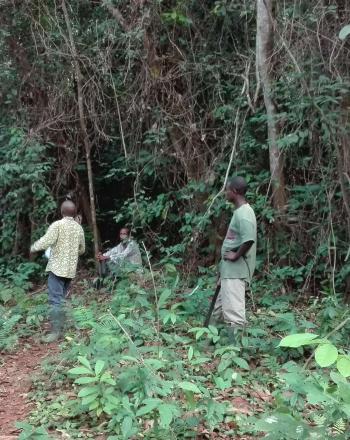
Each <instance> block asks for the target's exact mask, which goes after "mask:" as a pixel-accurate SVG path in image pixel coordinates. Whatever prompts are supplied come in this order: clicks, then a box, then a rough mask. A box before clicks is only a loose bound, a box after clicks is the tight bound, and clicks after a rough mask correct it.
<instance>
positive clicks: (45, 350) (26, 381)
mask: <svg viewBox="0 0 350 440" xmlns="http://www.w3.org/2000/svg"><path fill="white" fill-rule="evenodd" d="M19 347H21V348H19V350H18V351H16V352H15V353H8V354H4V355H2V358H1V368H0V401H1V406H0V440H12V439H17V438H18V434H19V431H20V430H19V429H18V428H16V426H15V423H16V422H20V421H23V420H25V419H26V418H27V417H28V415H29V414H30V412H31V410H32V409H33V407H34V405H33V402H30V401H29V400H28V393H29V392H30V391H31V389H32V379H33V377H34V376H35V375H37V374H38V373H39V372H40V370H41V363H42V361H43V360H44V359H45V358H47V357H48V356H52V355H53V354H56V353H58V351H59V347H58V345H57V344H55V343H52V344H38V343H37V342H35V341H34V340H33V339H23V340H21V341H20V342H19Z"/></svg>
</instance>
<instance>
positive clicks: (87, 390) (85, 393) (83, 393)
mask: <svg viewBox="0 0 350 440" xmlns="http://www.w3.org/2000/svg"><path fill="white" fill-rule="evenodd" d="M96 393H98V387H84V388H82V389H81V390H80V391H79V393H78V397H86V396H89V395H90V394H96Z"/></svg>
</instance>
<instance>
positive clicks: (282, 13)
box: [0, 0, 350, 440]
mask: <svg viewBox="0 0 350 440" xmlns="http://www.w3.org/2000/svg"><path fill="white" fill-rule="evenodd" d="M349 23H350V3H349V1H347V0H317V1H316V0H293V1H290V0H284V1H282V0H280V1H275V2H273V1H271V0H265V1H264V0H258V1H256V0H217V1H214V0H188V1H185V0H176V1H175V0H105V1H104V0H101V1H100V0H90V1H89V0H74V1H65V0H48V1H43V0H20V1H17V0H1V1H0V62H1V69H0V103H1V105H0V216H1V217H0V222H1V223H0V225H1V229H0V278H1V286H2V289H3V291H6V289H7V290H8V289H9V288H10V289H11V288H12V287H11V286H14V285H15V286H17V288H18V286H22V284H21V283H22V281H23V282H25V283H27V282H28V283H31V282H35V283H37V282H38V280H40V277H41V276H42V273H41V272H42V268H43V264H42V261H41V262H40V261H39V260H40V258H39V259H36V260H35V261H34V260H33V261H31V262H29V261H28V258H29V247H30V244H31V243H33V242H34V240H36V239H37V238H38V237H39V236H41V235H42V233H43V232H44V231H45V229H46V228H47V226H48V225H49V224H50V222H52V221H54V220H56V219H57V218H59V210H58V206H59V204H60V202H61V201H63V200H64V199H65V197H66V196H67V195H68V194H69V195H70V196H71V197H72V199H73V200H74V201H75V202H76V204H77V206H78V211H79V212H80V213H82V215H83V227H84V230H85V233H86V237H87V245H88V250H87V253H86V255H85V257H84V259H83V261H82V264H81V266H82V267H83V268H84V269H86V268H87V269H89V270H90V271H93V270H94V254H95V252H96V251H97V250H98V249H100V248H101V247H102V248H107V247H110V246H112V245H114V243H115V242H116V239H117V233H118V230H119V229H120V227H122V226H124V225H127V226H129V227H131V228H132V231H133V235H134V237H135V238H136V239H137V240H138V241H139V242H140V243H141V241H142V242H143V243H144V247H143V246H142V245H141V249H142V251H144V248H145V249H147V251H148V252H149V256H150V261H151V263H152V265H154V270H155V271H157V270H160V271H161V268H162V267H165V266H166V267H168V268H169V267H170V268H176V269H175V270H177V271H178V273H179V274H181V276H182V277H183V279H185V280H186V282H187V287H188V286H189V287H190V288H192V287H194V286H196V284H197V281H196V280H197V279H198V278H201V277H203V278H205V277H210V276H213V275H214V274H215V271H216V268H215V265H216V264H217V262H218V259H219V256H220V247H221V243H222V240H223V238H224V236H225V233H226V228H227V224H228V222H229V220H230V217H231V215H232V206H230V205H228V204H227V203H226V201H225V197H224V194H223V193H222V192H221V193H220V191H222V188H223V185H224V183H225V179H226V178H227V176H231V175H234V174H238V175H241V176H243V177H245V179H246V180H247V181H248V183H249V192H248V195H247V198H248V200H249V202H250V203H251V204H252V206H253V207H254V210H255V213H256V216H257V222H258V253H257V257H258V265H257V271H256V274H255V280H254V283H253V290H254V289H255V291H256V292H257V293H258V294H261V295H266V294H270V295H271V296H270V297H268V298H269V299H267V300H265V302H263V305H264V306H266V307H270V306H271V305H272V304H273V303H274V301H275V300H274V298H279V299H281V298H282V300H283V297H286V298H292V301H293V304H294V305H295V304H297V303H299V302H300V303H302V304H305V303H307V302H308V301H311V302H312V301H321V302H322V301H326V302H327V301H328V303H327V304H328V305H327V307H328V306H329V307H330V302H331V301H333V302H332V307H333V309H332V310H333V312H330V313H331V315H329V316H328V315H327V316H326V317H325V316H324V317H325V319H328V321H327V325H326V330H327V331H326V332H325V333H327V332H328V331H331V330H332V329H334V328H336V326H337V324H339V323H340V322H341V321H342V318H344V316H343V311H345V310H347V309H346V307H347V306H346V305H345V304H346V303H347V302H348V301H349V299H350V264H349V261H350V147H349V126H350V113H349V109H350V88H349V83H350V81H349V73H350V56H349V55H350V37H348V34H349V33H350V28H349ZM144 256H145V255H144ZM147 264H148V263H147V259H146V258H145V265H147ZM171 270H172V269H171ZM28 286H29V284H28ZM7 295H8V294H7ZM5 298H7V296H6V295H5ZM310 298H311V300H310ZM2 300H3V302H4V303H6V302H8V301H10V300H6V301H5V300H4V298H3V299H2ZM334 301H335V302H336V305H334V304H335V302H334ZM0 303H1V300H0ZM258 306H259V304H258ZM344 307H345V309H344ZM327 310H328V309H327ZM192 311H193V310H192ZM323 311H324V310H323ZM340 311H341V312H340ZM332 313H333V315H332ZM324 314H325V313H324ZM313 318H315V315H313ZM169 319H170V318H169ZM288 319H289V318H288ZM293 319H294V318H293ZM169 322H170V321H169ZM319 322H320V321H319ZM294 324H295V323H294ZM294 324H293V325H292V326H291V327H290V328H289V327H288V328H287V327H286V328H282V329H281V330H278V331H280V332H282V333H283V330H286V331H288V332H291V333H293V332H294V333H295V332H296V331H297V330H298V328H297V327H298V326H297V325H294ZM158 330H159V329H158ZM282 333H279V335H281V334H282ZM345 334H346V335H347V336H346V337H347V338H348V337H349V336H348V333H345ZM344 337H345V336H344V335H343V336H341V335H339V338H338V340H337V341H336V342H339V343H340V344H341V343H344V342H345V339H344ZM347 340H348V339H347ZM345 353H346V352H344V354H345ZM349 374H350V373H349ZM192 391H193V390H192ZM187 392H191V390H187ZM347 405H348V406H349V405H350V402H349V401H347ZM154 408H155V407H154ZM347 411H348V415H349V414H350V409H349V408H348V409H347ZM175 413H176V412H174V411H173V413H172V414H173V416H174V414H175ZM339 417H340V416H339ZM342 417H343V416H342ZM174 418H175V416H174ZM338 419H339V418H338ZM338 419H337V418H336V417H335V416H334V417H333V419H332V420H333V422H334V421H336V420H338ZM327 420H328V419H327ZM342 420H343V419H342ZM344 423H345V422H344ZM346 423H348V422H346ZM165 425H166V424H165ZM347 426H348V425H347ZM260 428H261V427H260ZM130 429H131V428H130ZM125 432H127V430H126V428H125ZM125 432H124V434H123V435H124V437H116V438H120V439H121V438H134V437H127V435H126V434H125ZM130 432H131V431H130ZM333 432H334V431H333ZM339 432H340V433H342V429H340V431H339ZM120 435H122V434H120ZM159 435H160V434H159ZM163 435H164V433H163ZM181 435H182V434H181ZM181 435H180V434H175V437H174V438H183V437H181ZM278 435H279V434H276V439H279V440H280V439H281V438H282V437H278ZM339 435H340V434H339ZM341 435H344V436H346V434H344V433H342V434H341ZM130 436H131V434H130ZM23 438H24V437H23ZM25 438H27V437H25ZM28 438H29V437H28ZM30 438H31V437H30ZM111 438H112V437H111ZM135 438H136V437H135ZM149 438H158V437H149ZM168 438H173V437H168ZM193 438H195V437H193ZM197 438H202V437H197ZM203 438H205V437H203ZM212 438H214V437H212ZM215 438H216V437H215ZM217 438H219V437H217ZM231 438H233V437H231ZM237 438H243V437H237ZM251 438H253V437H251ZM270 438H274V437H270ZM289 438H304V437H289ZM305 438H309V437H305ZM323 438H325V437H323ZM327 438H328V437H327ZM336 438H347V437H336Z"/></svg>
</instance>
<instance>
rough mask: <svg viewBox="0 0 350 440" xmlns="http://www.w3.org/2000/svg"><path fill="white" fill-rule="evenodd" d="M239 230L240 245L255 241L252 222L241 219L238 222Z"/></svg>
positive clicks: (254, 229)
mask: <svg viewBox="0 0 350 440" xmlns="http://www.w3.org/2000/svg"><path fill="white" fill-rule="evenodd" d="M239 229H240V233H241V239H242V243H247V242H248V241H254V242H255V241H256V226H255V224H254V223H253V222H251V221H249V220H248V219H245V218H243V219H241V220H240V222H239Z"/></svg>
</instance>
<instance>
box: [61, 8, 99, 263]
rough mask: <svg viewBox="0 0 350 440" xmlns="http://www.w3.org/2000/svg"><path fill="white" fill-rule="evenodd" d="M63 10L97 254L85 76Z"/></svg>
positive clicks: (66, 13)
mask: <svg viewBox="0 0 350 440" xmlns="http://www.w3.org/2000/svg"><path fill="white" fill-rule="evenodd" d="M61 5H62V10H63V14H64V19H65V22H66V26H67V31H68V37H69V49H70V51H71V54H72V59H73V66H74V72H75V79H76V82H77V94H78V109H79V123H80V129H81V134H82V137H83V141H84V148H85V158H86V165H87V172H88V182H89V196H90V211H91V222H92V232H93V236H94V250H95V255H96V254H97V253H98V252H99V239H98V236H99V235H98V229H97V221H96V207H95V191H94V181H93V173H92V165H91V150H92V144H91V141H90V138H89V133H88V130H87V126H86V115H85V108H84V94H83V76H82V73H81V70H80V66H79V58H78V52H77V49H76V45H75V42H74V37H73V32H72V26H71V23H70V19H69V15H68V11H67V7H66V3H65V1H64V0H62V3H61Z"/></svg>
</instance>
